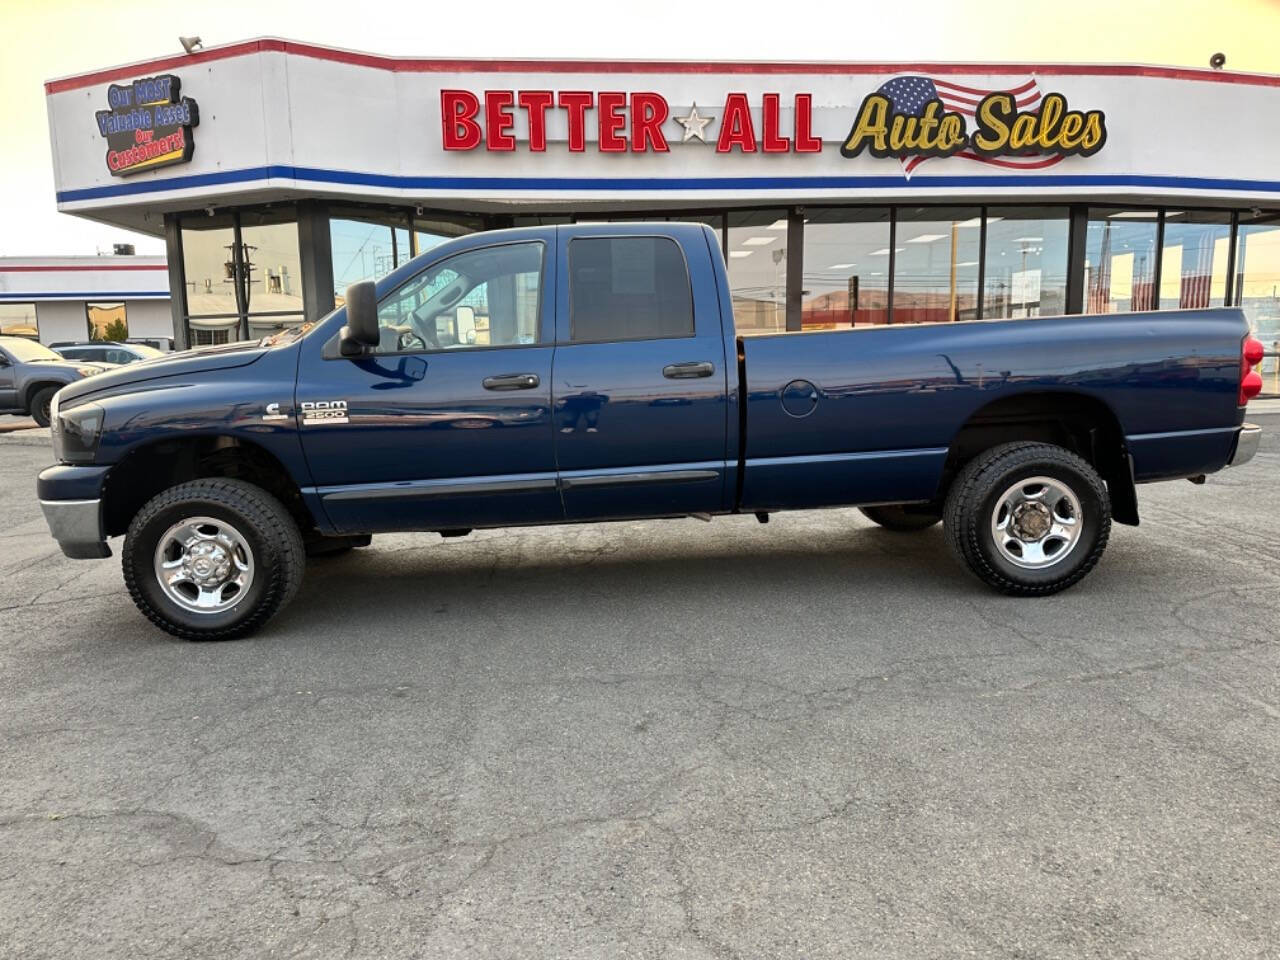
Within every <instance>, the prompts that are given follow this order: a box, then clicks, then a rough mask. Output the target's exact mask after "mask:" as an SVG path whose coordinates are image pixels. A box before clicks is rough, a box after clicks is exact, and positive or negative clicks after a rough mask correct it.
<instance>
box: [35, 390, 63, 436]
mask: <svg viewBox="0 0 1280 960" xmlns="http://www.w3.org/2000/svg"><path fill="white" fill-rule="evenodd" d="M57 392H58V388H57V387H41V388H40V389H39V390H37V391H36V392H35V394H34V395H33V396H32V397H31V419H32V420H34V421H35V422H36V424H37V426H41V427H47V426H48V425H49V423H50V421H51V420H52V419H53V414H52V410H51V408H52V405H53V395H54V394H55V393H57Z"/></svg>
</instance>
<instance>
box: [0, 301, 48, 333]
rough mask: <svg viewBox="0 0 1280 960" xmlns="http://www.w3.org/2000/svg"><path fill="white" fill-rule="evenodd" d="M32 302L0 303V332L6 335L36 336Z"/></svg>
mask: <svg viewBox="0 0 1280 960" xmlns="http://www.w3.org/2000/svg"><path fill="white" fill-rule="evenodd" d="M39 333H40V331H39V327H38V326H37V324H36V305H35V304H34V303H0V334H2V335H4V336H6V337H38V336H39Z"/></svg>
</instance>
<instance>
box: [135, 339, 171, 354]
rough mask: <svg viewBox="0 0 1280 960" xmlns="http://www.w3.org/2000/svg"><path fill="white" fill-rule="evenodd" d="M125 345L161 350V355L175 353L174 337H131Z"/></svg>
mask: <svg viewBox="0 0 1280 960" xmlns="http://www.w3.org/2000/svg"><path fill="white" fill-rule="evenodd" d="M125 343H137V344H141V345H142V346H144V347H151V348H152V349H153V350H159V351H160V352H161V353H171V352H172V351H173V337H130V338H129V339H127V340H126V341H125Z"/></svg>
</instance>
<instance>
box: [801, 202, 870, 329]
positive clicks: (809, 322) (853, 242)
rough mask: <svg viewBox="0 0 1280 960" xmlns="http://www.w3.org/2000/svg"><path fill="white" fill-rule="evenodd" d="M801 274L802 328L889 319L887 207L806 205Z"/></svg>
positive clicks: (847, 324)
mask: <svg viewBox="0 0 1280 960" xmlns="http://www.w3.org/2000/svg"><path fill="white" fill-rule="evenodd" d="M803 276H804V281H803V284H802V291H801V323H802V325H803V328H804V329H806V330H839V329H848V328H850V327H855V326H870V325H875V324H883V323H888V322H889V210H888V208H887V207H831V208H826V209H824V208H821V207H811V208H808V209H807V210H806V211H805V224H804V272H803Z"/></svg>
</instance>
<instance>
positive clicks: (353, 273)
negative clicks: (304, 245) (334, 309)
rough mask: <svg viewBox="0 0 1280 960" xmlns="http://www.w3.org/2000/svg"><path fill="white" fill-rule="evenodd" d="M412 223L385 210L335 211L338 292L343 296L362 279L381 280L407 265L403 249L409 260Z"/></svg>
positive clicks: (332, 235) (331, 240)
mask: <svg viewBox="0 0 1280 960" xmlns="http://www.w3.org/2000/svg"><path fill="white" fill-rule="evenodd" d="M408 222H409V221H408V217H406V216H401V215H397V214H388V213H383V212H381V211H370V212H365V211H361V210H345V209H344V210H341V211H338V210H335V211H334V213H333V215H332V216H331V217H330V218H329V245H330V249H331V253H332V257H333V290H334V293H335V294H337V295H338V296H341V295H342V293H343V291H345V290H346V289H347V287H349V286H350V285H351V284H353V283H355V282H357V281H359V280H380V279H382V278H383V277H385V276H386V275H387V274H388V273H390V272H391V271H392V270H394V269H395V268H396V267H397V266H398V265H399V264H400V263H402V262H404V261H403V260H402V259H401V256H400V247H401V246H402V245H403V246H404V252H405V258H406V259H407V257H408V254H409V236H408ZM339 302H341V301H339Z"/></svg>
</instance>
